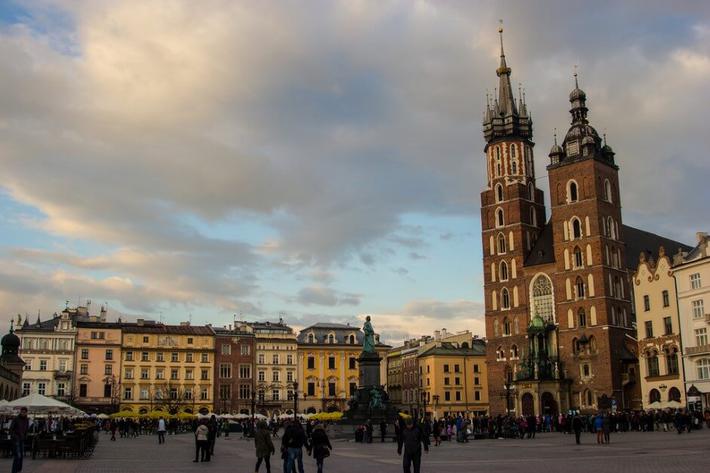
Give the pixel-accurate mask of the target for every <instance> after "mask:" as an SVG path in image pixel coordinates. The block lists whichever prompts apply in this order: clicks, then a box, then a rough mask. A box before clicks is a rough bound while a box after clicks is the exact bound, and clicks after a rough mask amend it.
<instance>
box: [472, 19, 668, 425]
mask: <svg viewBox="0 0 710 473" xmlns="http://www.w3.org/2000/svg"><path fill="white" fill-rule="evenodd" d="M502 32H503V30H502V28H501V29H500V30H499V33H500V35H501V39H500V41H501V54H500V66H499V67H498V69H497V70H496V73H497V75H498V79H499V84H498V89H497V91H496V94H495V95H494V97H493V98H492V101H491V99H490V98H489V99H488V100H487V103H486V110H485V113H484V119H483V134H484V137H485V140H486V146H485V156H486V169H487V183H486V187H485V189H484V190H483V192H482V193H481V225H482V238H483V265H484V268H483V273H484V278H485V282H484V292H485V306H486V311H485V320H486V336H487V338H488V345H487V356H486V361H487V364H488V374H489V383H488V384H489V402H490V410H491V413H492V414H500V413H504V412H515V413H516V414H517V415H520V414H523V415H532V414H535V415H539V414H543V415H544V414H550V415H554V414H557V413H559V412H565V411H567V410H568V409H577V410H581V411H587V412H592V411H595V410H596V409H599V408H610V407H611V406H612V405H617V406H618V407H620V408H622V407H634V405H633V403H632V400H635V399H639V398H640V396H639V393H638V392H637V391H636V390H637V388H638V383H637V382H636V380H637V374H638V372H637V363H638V360H637V356H636V354H635V349H634V347H635V346H636V345H635V343H636V340H635V330H634V328H633V314H632V310H631V288H630V287H629V274H630V271H631V272H633V271H634V270H635V267H636V260H634V259H633V258H628V255H627V246H626V243H625V242H624V235H627V234H628V235H630V240H631V241H632V243H633V248H636V247H641V248H647V247H648V245H649V244H651V245H655V243H650V242H651V240H654V239H659V238H660V237H657V236H656V235H652V234H649V233H647V232H643V231H640V230H636V229H633V228H631V227H622V224H621V205H620V201H619V195H620V193H619V180H618V167H617V166H616V164H615V160H614V152H613V151H612V149H611V148H610V147H609V146H607V145H606V143H603V142H602V139H601V138H600V137H599V135H598V133H597V132H596V130H595V129H594V128H593V127H592V126H591V125H590V124H589V121H588V119H587V112H588V109H587V106H586V94H585V93H584V92H583V91H582V90H581V89H580V88H579V86H578V84H577V77H576V74H575V88H574V90H573V91H572V92H571V94H570V103H571V110H570V113H571V114H572V124H571V126H570V128H569V131H568V132H567V134H566V135H565V138H564V140H563V142H562V144H561V146H560V145H558V144H557V138H556V137H555V144H554V145H553V147H552V149H551V151H550V154H549V157H550V164H549V165H548V166H547V171H548V179H549V189H550V194H551V199H550V200H551V203H552V208H551V212H550V219H549V221H548V220H547V219H546V215H545V204H544V195H543V192H542V191H541V190H539V189H537V188H536V185H535V170H534V159H533V147H534V143H533V141H532V120H531V118H530V115H529V113H528V110H527V106H526V103H525V99H524V96H522V95H521V94H519V97H518V100H517V101H516V100H515V97H514V96H513V91H512V88H511V85H510V73H511V69H510V68H509V67H508V65H507V63H506V58H505V54H504V51H503V36H502ZM636 254H638V253H636ZM630 268H632V269H631V270H630Z"/></svg>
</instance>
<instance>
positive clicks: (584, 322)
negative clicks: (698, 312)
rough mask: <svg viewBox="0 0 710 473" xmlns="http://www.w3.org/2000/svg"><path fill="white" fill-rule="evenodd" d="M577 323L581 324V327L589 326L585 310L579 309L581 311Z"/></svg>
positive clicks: (578, 313)
mask: <svg viewBox="0 0 710 473" xmlns="http://www.w3.org/2000/svg"><path fill="white" fill-rule="evenodd" d="M577 322H578V323H579V326H580V327H586V326H587V314H586V313H585V312H584V309H579V311H578V312H577Z"/></svg>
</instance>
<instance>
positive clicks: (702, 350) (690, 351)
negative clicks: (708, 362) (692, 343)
mask: <svg viewBox="0 0 710 473" xmlns="http://www.w3.org/2000/svg"><path fill="white" fill-rule="evenodd" d="M708 353H710V344H706V345H700V346H699V347H685V354H686V355H705V354H708Z"/></svg>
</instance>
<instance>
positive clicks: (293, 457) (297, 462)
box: [281, 421, 308, 473]
mask: <svg viewBox="0 0 710 473" xmlns="http://www.w3.org/2000/svg"><path fill="white" fill-rule="evenodd" d="M303 447H306V448H308V438H306V433H305V432H304V431H303V427H302V426H301V423H300V422H298V421H293V422H291V423H290V424H288V426H287V427H286V431H285V432H284V434H283V436H282V437H281V448H282V449H285V450H286V454H287V458H286V473H294V472H295V471H296V466H298V473H304V470H303Z"/></svg>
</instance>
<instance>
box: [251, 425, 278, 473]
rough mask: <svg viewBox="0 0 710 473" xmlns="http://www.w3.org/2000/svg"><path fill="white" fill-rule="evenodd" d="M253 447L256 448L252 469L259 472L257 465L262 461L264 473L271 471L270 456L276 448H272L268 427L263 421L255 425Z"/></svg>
mask: <svg viewBox="0 0 710 473" xmlns="http://www.w3.org/2000/svg"><path fill="white" fill-rule="evenodd" d="M254 447H255V448H256V468H254V471H255V472H257V473H258V472H259V467H260V466H261V462H262V461H263V462H264V465H266V473H271V461H270V457H271V455H273V454H274V452H275V451H276V449H275V448H274V443H273V442H272V441H271V433H270V432H269V427H268V426H267V425H266V422H264V421H261V422H259V425H258V426H257V430H256V433H255V434H254Z"/></svg>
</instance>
